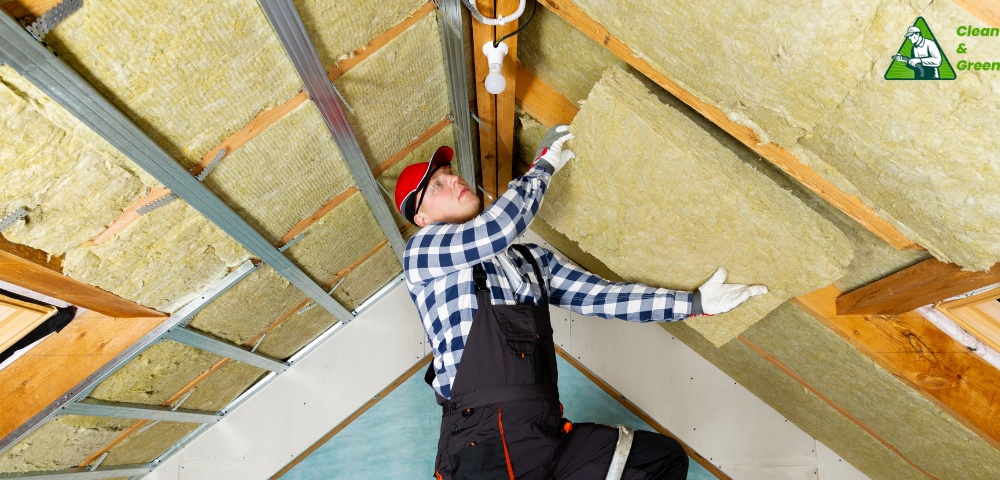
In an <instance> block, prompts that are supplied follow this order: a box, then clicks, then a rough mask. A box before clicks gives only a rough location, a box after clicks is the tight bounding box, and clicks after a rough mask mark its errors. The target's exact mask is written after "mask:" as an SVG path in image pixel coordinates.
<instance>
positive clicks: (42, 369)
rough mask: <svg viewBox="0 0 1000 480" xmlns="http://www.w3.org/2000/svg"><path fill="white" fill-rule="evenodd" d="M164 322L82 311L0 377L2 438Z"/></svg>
mask: <svg viewBox="0 0 1000 480" xmlns="http://www.w3.org/2000/svg"><path fill="white" fill-rule="evenodd" d="M163 321H164V319H163V317H145V318H118V317H109V316H106V315H102V314H100V313H98V312H94V311H90V312H85V313H83V314H82V315H80V316H79V317H77V318H76V319H74V320H73V321H72V322H70V323H69V325H67V326H66V327H65V328H63V330H62V331H61V332H59V333H56V334H53V335H51V336H49V337H47V338H45V339H44V340H42V342H41V343H39V344H38V345H37V346H35V348H32V349H31V350H29V351H28V352H27V353H25V354H24V355H22V356H21V357H20V358H18V359H17V360H14V362H13V363H11V364H10V365H9V366H7V368H5V369H4V370H3V375H0V411H2V412H3V415H0V438H2V437H5V436H7V435H9V434H10V433H11V432H13V431H14V430H15V429H16V428H17V427H19V426H20V425H21V424H23V423H24V422H26V421H28V419H30V418H31V417H34V416H35V415H37V414H38V413H39V412H41V411H42V410H43V409H45V407H48V406H49V405H50V404H52V403H53V402H55V401H56V400H57V399H59V397H61V396H62V395H64V394H65V393H66V392H68V391H69V390H70V389H72V388H73V387H75V386H76V385H77V384H79V383H80V382H82V381H83V380H84V379H85V378H87V376H89V375H90V374H92V373H94V372H95V371H97V370H98V369H99V368H101V367H102V366H104V364H106V363H107V362H109V361H111V359H113V358H114V357H115V356H116V355H118V354H119V353H121V352H122V351H124V350H125V349H126V348H128V347H129V346H131V345H132V344H133V343H135V342H136V341H138V340H139V339H140V338H142V336H143V335H146V334H147V333H149V332H150V331H151V330H153V329H154V328H156V326H157V325H159V324H160V323H162V322H163Z"/></svg>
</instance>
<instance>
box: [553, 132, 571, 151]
mask: <svg viewBox="0 0 1000 480" xmlns="http://www.w3.org/2000/svg"><path fill="white" fill-rule="evenodd" d="M574 138H576V137H574V136H573V134H572V133H567V134H566V135H563V136H561V137H559V138H558V139H556V141H554V142H552V150H559V149H561V148H562V145H563V143H566V141H567V140H572V139H574Z"/></svg>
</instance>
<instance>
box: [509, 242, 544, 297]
mask: <svg viewBox="0 0 1000 480" xmlns="http://www.w3.org/2000/svg"><path fill="white" fill-rule="evenodd" d="M510 247H511V248H513V249H514V250H517V253H520V254H521V256H522V257H524V259H525V260H526V261H527V262H528V263H530V264H531V267H532V268H533V269H534V270H535V278H537V279H538V286H539V288H541V289H542V300H543V302H544V303H545V305H548V304H549V294H548V293H546V291H545V290H546V289H545V277H543V276H542V269H540V268H538V262H535V256H534V255H532V254H531V250H529V249H528V247H526V246H524V245H522V244H520V243H515V244H513V245H511V246H510Z"/></svg>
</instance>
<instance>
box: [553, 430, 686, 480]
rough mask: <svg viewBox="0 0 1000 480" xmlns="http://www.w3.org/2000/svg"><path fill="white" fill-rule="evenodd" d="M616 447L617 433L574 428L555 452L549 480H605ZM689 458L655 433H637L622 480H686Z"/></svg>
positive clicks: (679, 447) (678, 448) (668, 439)
mask: <svg viewBox="0 0 1000 480" xmlns="http://www.w3.org/2000/svg"><path fill="white" fill-rule="evenodd" d="M617 443H618V429H616V428H611V427H606V426H603V425H594V424H588V423H583V424H576V425H574V428H573V431H571V432H570V433H569V434H568V436H567V437H566V438H565V439H564V440H563V443H562V445H561V446H560V447H559V450H558V451H557V452H556V458H555V463H554V468H553V470H552V475H551V478H552V479H555V480H563V479H566V480H568V479H573V480H604V478H605V477H606V476H607V474H608V466H609V465H610V464H611V457H612V455H614V452H615V444H617ZM687 471H688V456H687V454H686V453H684V448H683V447H681V444H680V443H678V442H677V441H676V440H674V439H672V438H670V437H667V436H664V435H660V434H658V433H655V432H647V431H642V430H640V431H636V432H635V437H634V438H633V440H632V448H631V450H629V456H628V460H627V461H626V462H625V473H624V474H623V475H622V479H623V480H685V479H687Z"/></svg>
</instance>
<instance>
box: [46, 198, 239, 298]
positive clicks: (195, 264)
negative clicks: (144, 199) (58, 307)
mask: <svg viewBox="0 0 1000 480" xmlns="http://www.w3.org/2000/svg"><path fill="white" fill-rule="evenodd" d="M248 258H250V254H249V253H248V252H247V251H246V250H244V249H243V247H241V246H240V245H239V244H238V243H236V242H235V241H234V240H233V239H231V238H230V237H229V236H228V235H226V233H225V232H223V231H222V230H220V229H219V228H218V227H216V226H215V225H213V224H212V223H211V222H209V221H208V220H206V219H205V217H203V216H201V214H200V213H198V212H197V211H195V210H194V209H193V208H191V207H190V206H188V205H187V204H186V203H184V202H183V201H181V200H175V201H173V202H171V203H168V204H167V205H165V206H163V207H160V208H158V209H156V210H153V211H152V212H150V213H148V214H146V215H143V216H142V217H139V220H138V221H136V222H135V223H133V224H132V225H130V226H129V227H128V228H126V229H125V230H123V231H122V232H121V233H119V234H118V235H116V236H115V238H113V239H111V240H109V241H107V242H105V243H102V244H100V245H97V246H81V247H76V248H73V249H71V250H70V251H69V252H67V253H66V259H65V260H64V262H63V271H64V273H65V274H66V275H69V276H70V277H73V278H75V279H77V280H80V281H82V282H84V283H89V284H91V285H96V286H98V287H101V288H103V289H105V290H107V291H110V292H112V293H114V294H116V295H119V296H122V297H125V298H128V299H129V300H132V301H134V302H136V303H139V304H142V305H145V306H147V307H152V308H155V309H157V310H160V311H164V312H175V311H177V310H178V309H179V308H180V307H182V306H183V305H184V304H186V303H187V302H189V301H190V300H191V299H193V298H194V296H195V295H197V294H198V293H199V292H201V291H202V290H204V289H205V288H207V287H208V286H210V285H212V284H213V283H215V282H216V281H218V280H219V279H220V278H222V277H223V276H225V275H226V274H227V273H229V270H230V269H231V268H233V267H236V266H237V265H239V264H240V263H242V262H243V261H245V260H247V259H248Z"/></svg>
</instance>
